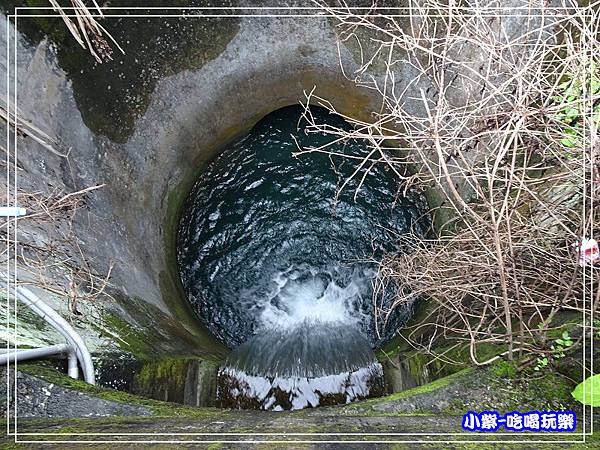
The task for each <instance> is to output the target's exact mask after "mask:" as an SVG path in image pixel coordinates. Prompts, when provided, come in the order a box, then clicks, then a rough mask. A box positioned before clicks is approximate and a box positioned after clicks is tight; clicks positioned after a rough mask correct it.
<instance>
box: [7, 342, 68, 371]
mask: <svg viewBox="0 0 600 450" xmlns="http://www.w3.org/2000/svg"><path fill="white" fill-rule="evenodd" d="M61 353H71V354H72V353H73V352H72V351H71V347H69V346H68V345H67V344H57V345H52V346H50V347H41V348H31V349H27V350H17V351H14V350H13V349H10V350H9V351H8V352H5V353H4V354H2V355H0V366H5V365H6V364H8V363H9V362H10V363H13V362H15V361H26V360H28V359H36V358H45V357H46V356H54V355H60V354H61Z"/></svg>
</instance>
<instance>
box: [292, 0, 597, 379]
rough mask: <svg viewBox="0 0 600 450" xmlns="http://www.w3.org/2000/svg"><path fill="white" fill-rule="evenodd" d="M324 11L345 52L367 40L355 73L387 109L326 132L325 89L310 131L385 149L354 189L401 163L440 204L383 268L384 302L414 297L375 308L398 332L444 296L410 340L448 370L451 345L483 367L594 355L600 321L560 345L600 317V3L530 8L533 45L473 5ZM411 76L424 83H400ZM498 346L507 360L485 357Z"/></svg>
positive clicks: (366, 164)
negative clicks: (413, 313) (591, 248)
mask: <svg viewBox="0 0 600 450" xmlns="http://www.w3.org/2000/svg"><path fill="white" fill-rule="evenodd" d="M323 7H324V8H326V9H327V11H328V13H330V14H331V15H332V16H334V17H335V19H336V21H337V22H336V24H337V28H338V34H339V35H340V36H341V38H342V41H344V42H353V43H356V42H358V43H359V47H360V50H361V51H360V58H359V60H360V67H359V68H358V69H357V70H350V68H345V69H346V70H345V73H346V74H353V79H354V80H355V82H356V83H357V84H358V85H360V86H364V87H367V88H370V89H374V90H376V91H377V92H379V94H380V96H381V109H380V110H379V111H376V112H374V120H373V121H371V122H368V123H367V122H365V121H362V120H358V119H355V120H353V118H352V117H346V119H347V120H349V121H350V122H352V123H353V124H354V129H353V130H351V131H349V132H348V131H345V130H341V129H333V128H332V127H325V126H323V125H321V124H319V123H317V122H316V121H315V120H314V118H313V117H312V115H311V113H310V108H309V107H308V104H309V103H319V104H321V105H324V106H327V107H329V108H330V110H332V111H334V112H336V111H335V108H334V107H333V105H332V104H331V103H329V102H327V101H326V100H325V99H323V98H320V97H319V96H318V95H317V93H318V90H317V91H316V92H315V91H312V92H311V93H310V94H307V107H306V114H305V116H306V118H307V120H308V121H309V122H310V124H311V129H310V131H311V132H315V133H329V134H333V135H335V136H336V137H337V138H338V139H342V140H344V139H363V140H364V141H365V142H366V143H367V144H368V145H369V146H370V148H371V150H372V151H371V152H370V154H369V156H368V157H367V158H365V159H363V161H362V164H361V165H360V170H357V171H356V172H355V173H354V174H353V175H352V177H355V178H356V179H357V180H361V179H364V178H365V177H366V174H367V173H368V171H369V170H370V168H372V167H373V166H374V165H376V164H385V165H387V166H388V167H389V169H390V170H392V171H393V172H394V173H396V174H398V176H399V179H400V183H401V188H402V189H405V190H406V189H409V188H416V189H421V190H422V191H423V192H424V193H425V194H426V195H428V197H429V199H430V206H431V207H432V209H431V214H432V216H433V218H434V223H435V227H434V230H433V231H434V232H433V233H432V237H431V239H429V240H427V241H422V242H421V243H420V244H419V245H417V247H416V248H415V250H414V251H413V252H410V253H408V254H404V255H396V254H392V255H388V257H387V258H385V259H384V260H383V261H380V262H379V263H380V265H379V278H378V284H377V289H376V292H378V293H380V294H381V295H382V296H383V294H382V293H383V292H384V291H386V289H387V290H389V289H394V286H402V287H403V288H402V289H397V292H396V294H397V297H396V302H395V305H394V306H393V307H392V308H391V309H386V308H383V306H381V305H382V304H383V303H382V302H378V298H375V299H374V302H375V305H376V307H375V315H376V319H377V320H378V321H379V322H380V323H382V324H384V323H385V322H386V319H387V317H388V316H389V314H390V313H391V310H392V309H393V308H394V307H401V306H402V305H405V304H406V303H411V302H413V301H414V299H415V298H428V299H429V300H430V302H432V304H433V306H432V308H430V309H429V311H428V314H427V315H426V317H424V318H422V319H421V320H420V321H418V322H417V323H416V324H415V325H414V326H412V327H411V329H410V330H408V332H407V333H404V337H405V338H406V340H407V342H408V343H409V344H410V346H412V347H413V348H414V349H416V350H418V351H421V352H429V353H433V354H434V355H435V356H436V357H438V356H442V357H445V358H446V359H448V354H442V355H440V354H439V353H438V351H437V343H438V342H439V341H440V340H445V339H450V340H452V341H453V342H454V343H455V344H457V345H459V346H461V347H463V348H466V349H468V355H469V358H470V360H471V362H472V363H473V364H475V365H486V364H490V363H491V362H494V361H497V360H498V358H499V357H506V358H507V359H509V360H520V361H521V364H520V365H519V366H518V368H519V370H522V369H524V368H525V367H535V368H536V369H537V370H538V371H540V370H543V369H544V368H545V367H547V366H548V365H549V364H550V363H551V362H552V361H556V360H559V359H561V358H563V357H564V356H565V354H566V353H567V351H575V350H577V349H579V348H581V345H582V335H583V334H584V333H589V330H590V325H591V324H590V323H589V322H586V323H583V322H582V320H581V319H580V320H579V322H578V327H577V330H576V331H575V332H569V333H567V334H564V335H562V336H560V337H558V338H553V337H552V336H553V335H554V333H555V332H556V331H557V330H558V329H559V328H560V327H561V325H560V323H559V317H560V315H561V314H568V313H572V312H574V313H579V314H580V317H582V315H581V313H583V309H584V307H585V308H586V309H587V316H588V317H590V316H593V314H590V312H592V313H593V312H594V311H595V310H596V307H597V304H598V301H599V299H600V289H599V288H598V284H597V283H596V282H594V283H593V284H590V283H584V282H583V280H584V277H583V274H584V272H587V273H588V274H589V273H591V271H595V270H596V269H595V268H593V267H583V268H582V267H580V265H579V264H578V261H579V253H578V248H579V243H580V242H581V241H582V239H583V238H589V237H591V236H592V230H593V229H594V228H595V229H598V225H600V220H599V216H598V213H597V212H595V210H590V208H589V205H590V204H591V203H592V202H593V199H594V197H595V196H596V195H597V192H596V190H597V187H595V186H594V184H593V182H596V181H597V180H598V170H597V167H598V164H599V163H600V158H599V154H598V123H599V118H600V113H599V111H600V71H599V69H598V68H599V67H600V62H599V61H598V59H597V52H594V51H593V50H592V49H594V48H597V47H598V24H599V23H600V13H599V11H598V3H597V2H596V3H593V4H591V5H589V6H588V7H587V8H586V9H585V10H584V11H583V12H574V11H573V10H565V9H560V8H559V9H558V10H556V11H555V14H549V15H547V16H543V17H542V16H540V15H539V14H538V13H539V11H535V9H530V10H528V11H527V12H523V16H522V20H527V24H528V27H529V33H528V34H527V35H519V34H518V33H517V34H516V35H514V34H511V33H512V30H511V29H510V23H509V22H508V21H507V22H506V23H501V24H500V25H498V23H494V24H492V21H490V19H489V16H487V15H486V14H482V13H481V11H478V10H477V9H473V8H462V7H461V6H460V4H459V2H456V3H455V2H450V3H448V2H445V1H438V0H426V1H423V2H419V4H418V6H414V8H415V10H412V14H411V15H410V16H409V17H401V18H398V17H394V16H393V14H394V13H395V14H396V16H397V13H398V11H397V10H394V11H392V10H390V11H385V10H379V11H377V14H373V15H372V16H368V17H366V18H365V17H362V16H361V15H360V13H358V12H357V11H355V10H352V9H350V8H346V7H345V6H344V5H342V6H339V7H336V6H328V5H325V4H324V5H323ZM528 14H529V16H528ZM406 29H410V30H411V33H406V32H405V30H406ZM499 29H500V31H499ZM548 29H552V30H553V32H551V33H550V32H546V31H545V30H548ZM465 55H469V57H465ZM401 64H403V65H406V64H408V65H410V67H411V70H413V71H414V74H415V75H414V79H411V80H398V79H396V78H395V67H396V66H397V65H401ZM372 73H379V74H380V76H379V78H377V77H373V76H371V75H367V74H372ZM415 93H416V94H417V95H415ZM415 97H416V98H415ZM307 152H323V153H327V154H329V155H330V156H331V157H332V158H338V157H347V155H341V154H336V153H334V152H332V151H331V149H329V148H328V147H327V146H323V147H320V148H303V149H299V154H302V153H307ZM407 172H409V173H411V175H410V176H406V175H405V174H406V173H407ZM348 185H349V184H348V180H347V181H346V182H345V183H343V184H341V188H342V189H343V188H345V187H346V186H348ZM358 185H359V186H360V183H358ZM359 188H360V187H359ZM401 192H402V190H401ZM407 240H408V241H410V242H412V238H411V237H409V238H407ZM407 288H408V289H407ZM381 298H382V297H381ZM584 299H587V300H585V301H584ZM590 299H594V301H591V300H590ZM590 304H591V305H592V311H590ZM423 330H427V332H423ZM575 335H576V336H577V338H574V337H572V336H575ZM489 344H498V345H506V350H505V351H503V352H502V353H501V354H496V355H491V356H485V357H482V354H481V352H480V349H481V348H483V347H484V346H487V345H489ZM460 362H461V361H460V360H457V361H455V363H460Z"/></svg>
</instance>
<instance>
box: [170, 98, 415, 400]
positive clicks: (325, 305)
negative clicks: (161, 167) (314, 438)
mask: <svg viewBox="0 0 600 450" xmlns="http://www.w3.org/2000/svg"><path fill="white" fill-rule="evenodd" d="M302 111H303V110H302V108H300V107H287V108H283V109H281V110H278V111H275V112H274V113H272V114H270V115H268V116H266V117H265V118H264V119H263V120H261V121H260V122H259V123H258V124H257V125H256V126H255V127H254V128H253V129H252V130H251V131H250V132H249V133H248V134H247V135H246V136H244V137H243V138H241V139H239V140H237V141H235V142H233V143H232V144H230V145H228V146H227V147H226V148H224V149H223V151H222V152H221V153H220V154H219V156H218V157H216V158H215V159H214V160H213V161H212V162H211V163H210V164H209V165H208V166H207V168H206V170H205V171H204V173H203V174H202V175H201V176H200V178H199V179H198V181H197V182H196V183H195V185H194V187H193V188H192V191H191V193H190V194H189V196H188V198H187V200H186V202H185V205H184V212H183V215H182V218H181V221H180V224H179V230H178V244H177V246H178V248H177V255H178V265H179V271H180V275H181V279H182V283H183V286H184V289H185V292H186V294H187V296H188V300H189V302H190V304H191V305H192V307H193V309H194V311H195V313H196V314H197V315H198V317H199V318H200V319H201V320H202V321H203V322H204V323H205V324H206V326H207V327H208V329H209V330H210V331H211V332H212V333H213V334H214V335H215V336H216V337H218V338H219V339H220V340H222V341H223V342H224V343H225V344H226V345H228V346H229V347H230V348H232V349H234V350H233V352H232V353H231V354H230V356H229V357H228V358H227V360H226V362H225V364H224V365H223V366H222V368H221V370H220V371H219V380H218V397H219V398H218V400H219V401H220V402H221V404H222V405H223V406H227V407H238V408H241V407H244V408H258V409H271V410H280V409H299V408H304V407H314V406H317V405H322V404H335V403H348V402H350V401H352V400H355V399H360V398H365V397H369V396H373V395H381V394H382V392H383V381H382V376H383V375H382V368H381V365H380V364H379V363H378V362H377V361H376V359H375V357H374V353H373V349H374V348H376V347H378V346H380V345H381V344H382V343H384V342H385V341H387V340H388V339H390V338H391V337H392V336H393V335H394V334H395V332H396V331H397V330H398V329H399V328H400V327H401V326H402V324H403V323H404V322H405V321H406V320H407V319H408V317H409V316H410V314H411V305H405V306H404V307H403V308H395V309H393V312H392V313H391V314H389V315H387V316H386V317H385V320H380V322H379V323H376V321H375V318H374V314H373V303H372V296H373V292H372V281H373V279H374V277H375V275H376V264H375V263H374V261H376V260H377V259H378V258H381V257H382V255H383V254H384V253H386V252H398V251H401V249H400V248H399V246H398V236H399V235H402V234H406V233H408V232H409V231H412V232H413V233H417V234H419V233H422V232H423V229H424V224H422V223H420V222H419V218H420V217H423V210H424V202H423V200H422V199H421V198H420V196H418V195H417V194H415V193H410V192H409V193H408V194H407V195H406V196H398V195H397V193H398V180H397V179H396V178H395V177H394V175H393V174H391V173H389V172H388V171H386V170H385V168H384V167H383V166H375V167H373V168H372V169H371V170H370V171H369V173H368V175H367V176H366V177H364V180H361V178H362V176H359V177H355V178H354V180H353V181H352V182H350V183H349V184H348V185H347V186H346V188H345V189H344V190H343V191H342V192H341V194H339V195H336V194H338V193H339V192H338V191H339V187H340V185H341V183H342V182H343V181H344V180H346V179H347V178H348V177H350V176H351V175H352V173H353V172H354V171H355V170H356V168H357V165H358V164H360V159H357V158H356V157H360V156H364V155H366V154H367V153H368V151H369V149H368V148H367V146H366V145H365V143H364V142H356V141H347V142H340V143H338V144H336V145H335V147H333V148H330V149H329V150H333V151H335V152H337V153H340V154H343V155H348V156H351V157H353V158H344V157H341V156H332V155H327V154H323V153H319V152H314V153H310V154H304V155H302V156H300V157H294V155H293V153H294V152H295V151H297V144H296V142H298V143H299V145H300V146H302V147H315V148H317V147H319V146H322V145H323V144H325V143H327V142H328V141H330V140H331V139H332V138H331V137H330V136H323V135H320V134H313V133H306V132H305V131H306V130H305V128H304V126H305V125H306V124H305V123H304V122H303V120H302V118H301V117H302ZM312 112H313V116H315V117H316V118H317V120H319V121H320V122H321V123H327V124H328V125H330V126H334V127H340V128H348V127H349V125H348V124H347V123H346V122H345V121H344V120H343V119H342V118H340V117H339V116H335V115H332V114H329V113H328V112H327V111H325V110H323V109H320V108H312ZM361 181H362V185H361V186H360V189H359V190H358V192H356V190H357V188H358V187H359V186H358V184H359V183H360V182H361ZM355 194H356V195H355ZM394 200H395V201H394ZM391 291H392V290H390V293H389V296H388V297H389V298H387V299H384V303H386V302H387V306H388V307H389V306H391V303H392V302H393V292H391Z"/></svg>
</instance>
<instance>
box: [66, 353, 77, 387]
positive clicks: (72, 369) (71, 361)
mask: <svg viewBox="0 0 600 450" xmlns="http://www.w3.org/2000/svg"><path fill="white" fill-rule="evenodd" d="M69 350H71V347H69ZM67 374H68V375H69V376H70V377H71V378H75V379H78V378H79V367H78V366H77V354H76V353H75V352H74V351H69V354H68V355H67Z"/></svg>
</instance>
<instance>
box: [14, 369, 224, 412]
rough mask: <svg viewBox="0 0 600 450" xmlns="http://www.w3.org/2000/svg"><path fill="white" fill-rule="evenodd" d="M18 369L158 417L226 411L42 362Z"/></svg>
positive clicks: (47, 380)
mask: <svg viewBox="0 0 600 450" xmlns="http://www.w3.org/2000/svg"><path fill="white" fill-rule="evenodd" d="M19 370H21V371H22V372H25V373H28V374H30V375H32V376H34V377H36V378H39V379H41V380H44V381H46V382H48V383H53V384H56V385H57V386H62V387H64V388H66V389H71V390H74V391H78V392H82V393H84V394H87V395H90V396H92V397H97V398H101V399H103V400H108V401H111V402H116V403H124V404H128V405H135V406H142V407H145V408H147V409H149V410H150V411H151V412H152V414H153V415H154V416H160V417H178V416H184V417H213V416H214V417H223V415H227V412H224V411H221V410H218V409H214V408H198V407H194V408H192V407H187V406H181V405H177V404H174V403H167V402H161V401H158V400H151V399H147V398H143V397H138V396H136V395H132V394H128V393H126V392H121V391H117V390H113V389H107V388H103V387H100V386H95V385H91V384H87V383H85V382H83V381H81V380H74V379H73V378H69V377H67V376H66V375H64V374H63V373H61V372H59V371H57V370H55V369H53V368H51V367H48V366H45V365H42V364H31V363H26V364H19Z"/></svg>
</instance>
